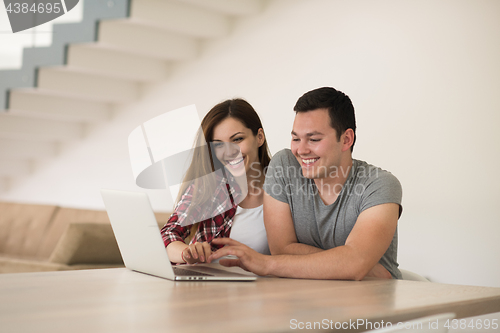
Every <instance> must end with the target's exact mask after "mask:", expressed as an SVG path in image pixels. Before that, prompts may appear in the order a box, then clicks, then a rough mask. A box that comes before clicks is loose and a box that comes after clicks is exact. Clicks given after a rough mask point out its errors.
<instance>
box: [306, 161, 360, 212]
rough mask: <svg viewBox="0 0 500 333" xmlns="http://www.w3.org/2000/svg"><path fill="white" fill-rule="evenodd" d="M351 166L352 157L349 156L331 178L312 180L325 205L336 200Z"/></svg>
mask: <svg viewBox="0 0 500 333" xmlns="http://www.w3.org/2000/svg"><path fill="white" fill-rule="evenodd" d="M352 164H353V162H352V157H350V156H349V158H346V159H345V161H342V162H341V165H340V166H338V169H337V172H335V173H333V174H334V175H333V176H329V177H325V178H317V179H314V183H315V184H316V187H317V189H318V192H319V196H320V198H321V200H322V201H323V203H324V204H325V205H331V204H332V203H334V202H335V201H336V200H337V198H338V196H339V194H340V192H341V191H342V188H343V187H344V184H345V182H346V181H347V178H349V174H350V172H351V168H352Z"/></svg>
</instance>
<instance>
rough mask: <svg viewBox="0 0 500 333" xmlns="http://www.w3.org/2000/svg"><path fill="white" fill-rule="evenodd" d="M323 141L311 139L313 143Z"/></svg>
mask: <svg viewBox="0 0 500 333" xmlns="http://www.w3.org/2000/svg"><path fill="white" fill-rule="evenodd" d="M319 141H321V139H311V142H319Z"/></svg>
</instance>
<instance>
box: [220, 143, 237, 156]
mask: <svg viewBox="0 0 500 333" xmlns="http://www.w3.org/2000/svg"><path fill="white" fill-rule="evenodd" d="M225 146H226V147H225V150H224V153H225V154H226V155H227V156H228V157H236V156H238V154H239V153H240V147H239V146H238V145H235V144H234V143H230V142H228V143H226V144H225Z"/></svg>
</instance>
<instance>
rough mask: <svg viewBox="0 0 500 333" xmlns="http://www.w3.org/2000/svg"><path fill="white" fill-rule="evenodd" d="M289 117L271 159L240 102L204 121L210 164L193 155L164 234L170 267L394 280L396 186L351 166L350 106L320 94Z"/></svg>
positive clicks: (357, 164) (373, 170)
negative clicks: (285, 141) (215, 265)
mask: <svg viewBox="0 0 500 333" xmlns="http://www.w3.org/2000/svg"><path fill="white" fill-rule="evenodd" d="M294 111H295V113H296V115H295V121H294V123H293V128H292V132H291V133H292V141H291V149H284V150H282V151H280V152H278V153H277V154H275V155H274V157H273V159H272V161H271V157H270V154H269V150H268V147H267V142H266V138H265V134H264V130H263V128H262V124H261V122H260V119H259V117H258V115H257V113H256V112H255V110H254V109H253V108H252V106H251V105H250V104H248V103H247V102H246V101H244V100H241V99H234V100H227V101H225V102H223V103H220V104H218V105H216V106H215V107H214V108H212V110H210V112H209V113H208V114H207V115H206V116H205V118H204V119H203V121H202V124H201V127H202V128H201V129H202V136H203V138H202V139H203V140H204V141H205V142H206V143H208V146H206V148H207V149H208V151H209V153H208V156H209V157H210V158H207V156H203V153H202V152H203V149H201V150H199V151H198V152H196V151H195V153H194V156H193V162H192V164H191V166H190V169H189V170H188V172H187V175H186V178H185V182H184V184H183V186H182V187H181V191H180V193H179V198H178V200H177V204H176V207H175V211H174V213H173V214H172V216H171V217H170V218H169V220H168V222H167V224H166V225H165V226H164V227H163V228H162V230H161V232H162V237H163V240H164V243H165V246H166V248H167V252H168V255H169V258H170V260H171V261H172V262H175V263H188V264H194V263H199V262H213V261H215V260H219V259H220V261H219V262H220V264H222V265H225V266H240V267H242V268H243V269H246V270H248V271H252V272H254V273H255V274H258V275H274V276H280V277H291V278H309V279H345V280H361V279H363V278H364V277H365V276H375V277H381V278H399V279H400V278H401V273H400V271H399V269H398V264H397V222H398V219H399V216H400V215H401V211H402V206H401V198H402V190H401V185H400V183H399V181H398V180H397V179H396V177H394V176H393V175H392V174H391V173H389V172H387V171H385V170H382V169H380V168H377V167H374V166H372V165H370V164H367V163H366V162H363V161H359V160H355V159H353V158H352V150H353V146H354V142H355V141H356V134H355V131H356V121H355V116H354V107H353V105H352V103H351V100H350V99H349V97H348V96H347V95H345V94H344V93H342V92H340V91H338V90H335V89H334V88H319V89H315V90H312V91H310V92H307V93H306V94H304V95H303V96H302V97H300V98H299V100H298V101H297V103H296V105H295V107H294ZM205 161H207V162H205ZM205 164H208V166H207V165H205ZM203 165H204V166H203ZM216 170H218V171H219V172H214V171H216ZM209 174H212V175H216V176H212V177H208V176H207V175H209ZM208 207H209V208H208ZM207 211H208V213H207ZM270 254H271V255H270ZM227 256H233V257H232V258H231V257H229V258H228V257H227Z"/></svg>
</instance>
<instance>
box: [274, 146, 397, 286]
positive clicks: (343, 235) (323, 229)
mask: <svg viewBox="0 0 500 333" xmlns="http://www.w3.org/2000/svg"><path fill="white" fill-rule="evenodd" d="M335 172H337V173H338V174H340V173H341V172H344V171H343V170H340V169H339V170H335ZM345 172H349V176H348V178H347V180H346V182H345V184H344V186H343V187H342V189H341V191H340V194H339V196H338V198H337V200H336V201H335V202H334V203H332V204H331V205H325V204H324V203H323V200H322V199H321V197H320V196H319V193H318V190H317V187H316V184H315V183H314V180H312V179H307V178H305V177H304V176H303V175H302V170H301V166H300V164H299V162H298V161H297V159H296V158H295V156H294V155H293V153H292V152H291V150H290V149H284V150H281V151H280V152H278V153H277V154H275V155H274V156H273V158H272V160H271V163H270V165H269V168H268V170H267V173H266V181H265V184H264V190H265V191H266V193H268V194H269V195H270V196H272V197H273V198H275V199H277V200H279V201H282V202H284V203H287V204H288V205H290V210H291V213H292V218H293V223H294V226H295V233H296V236H297V240H298V242H299V243H303V244H307V245H311V246H315V247H318V248H321V249H324V250H327V249H331V248H334V247H336V246H340V245H344V244H345V241H346V239H347V237H348V236H349V234H350V232H351V230H352V228H353V227H354V224H355V223H356V220H357V219H358V216H359V215H360V214H361V212H363V211H364V210H366V209H368V208H370V207H373V206H377V205H381V204H385V203H397V204H398V205H399V206H400V215H401V211H402V206H401V198H402V189H401V184H400V183H399V181H398V179H397V178H396V177H395V176H394V175H392V174H391V173H390V172H388V171H385V170H382V169H380V168H377V167H375V166H373V165H370V164H368V163H366V162H363V161H359V160H353V165H352V168H351V169H350V170H348V171H347V170H346V171H345ZM330 174H332V172H330ZM397 247H398V233H397V230H396V232H395V233H394V237H393V238H392V242H391V244H390V246H389V248H388V249H387V251H386V252H385V254H384V255H383V256H382V258H381V259H380V264H382V266H384V267H385V268H386V269H387V270H388V271H389V272H390V273H391V275H392V277H393V278H397V279H401V278H402V277H401V272H400V271H399V269H398V263H397Z"/></svg>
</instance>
